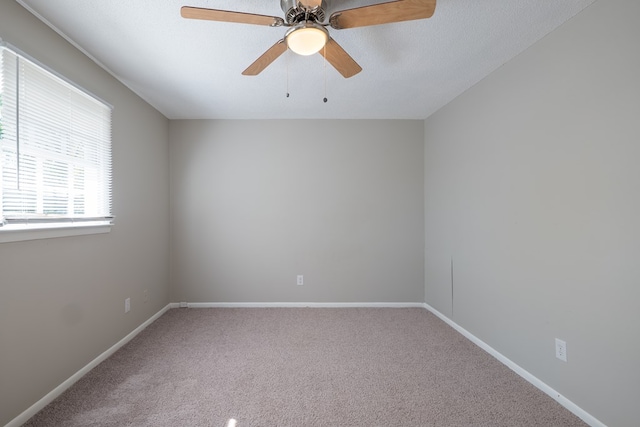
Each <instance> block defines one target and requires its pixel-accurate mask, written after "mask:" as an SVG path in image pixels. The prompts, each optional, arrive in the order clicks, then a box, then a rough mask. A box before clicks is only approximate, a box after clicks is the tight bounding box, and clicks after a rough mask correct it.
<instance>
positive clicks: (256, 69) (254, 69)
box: [242, 39, 287, 76]
mask: <svg viewBox="0 0 640 427" xmlns="http://www.w3.org/2000/svg"><path fill="white" fill-rule="evenodd" d="M286 50H287V44H286V43H285V42H284V39H282V40H278V42H277V43H276V44H274V45H273V46H271V47H270V48H269V49H267V51H266V52H265V53H263V54H262V55H261V56H260V58H258V59H256V60H255V62H254V63H253V64H251V65H249V67H248V68H247V69H246V70H244V71H243V72H242V75H244V76H257V75H258V74H260V73H261V72H262V70H264V69H265V68H267V67H268V66H269V65H270V64H271V63H272V62H273V61H275V60H276V59H278V57H279V56H280V55H282V54H283V53H284V52H285V51H286Z"/></svg>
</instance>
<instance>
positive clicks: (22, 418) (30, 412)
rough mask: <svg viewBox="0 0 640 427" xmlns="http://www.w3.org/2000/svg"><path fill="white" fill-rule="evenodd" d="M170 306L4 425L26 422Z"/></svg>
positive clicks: (170, 305) (164, 311)
mask: <svg viewBox="0 0 640 427" xmlns="http://www.w3.org/2000/svg"><path fill="white" fill-rule="evenodd" d="M170 308H172V304H169V305H167V306H166V307H164V308H163V309H162V310H160V311H159V312H157V313H156V314H154V315H153V316H151V317H150V318H149V319H148V320H147V321H145V322H144V323H143V324H142V325H140V326H138V327H137V328H136V329H134V330H133V331H132V332H131V333H129V334H128V335H127V336H126V337H124V338H122V339H121V340H120V341H118V342H117V343H115V344H114V345H113V346H111V347H110V348H109V349H108V350H106V351H105V352H104V353H102V354H101V355H100V356H98V357H96V358H95V359H93V360H92V361H91V362H89V363H88V364H87V365H86V366H85V367H84V368H82V369H80V370H79V371H78V372H76V373H75V374H73V375H72V376H71V377H69V378H68V379H67V380H66V381H64V382H63V383H62V384H60V385H59V386H58V387H56V388H54V389H53V390H52V391H50V392H49V393H47V395H46V396H44V397H43V398H42V399H40V400H38V401H37V402H36V403H34V404H33V405H31V406H30V407H29V408H27V409H26V410H25V411H24V412H22V413H21V414H20V415H18V416H17V417H15V418H14V419H13V420H11V421H9V423H8V424H6V425H5V426H4V427H19V426H21V425H22V424H24V423H26V422H27V420H29V418H31V417H33V416H34V415H35V414H37V413H38V412H40V411H41V410H42V409H43V408H44V407H45V406H47V405H48V404H49V403H51V402H53V401H54V400H55V398H56V397H58V396H60V395H61V394H62V393H64V392H65V391H66V390H67V389H68V388H69V387H71V386H72V385H73V384H75V383H76V382H77V381H78V380H79V379H80V378H82V377H83V376H85V375H86V374H87V373H88V372H89V371H90V370H92V369H93V368H95V367H96V366H98V365H99V364H100V363H102V362H103V361H105V360H106V359H107V358H108V357H109V356H111V355H112V354H113V353H115V352H116V351H118V350H119V349H120V348H121V347H122V346H124V345H125V344H126V343H128V342H129V341H131V340H132V339H133V338H134V337H135V336H136V335H138V334H139V333H140V332H142V330H143V329H144V328H146V327H147V326H149V325H150V324H151V323H153V322H154V321H155V320H156V319H158V318H159V317H160V316H162V315H163V314H164V313H166V312H167V311H168V310H169V309H170Z"/></svg>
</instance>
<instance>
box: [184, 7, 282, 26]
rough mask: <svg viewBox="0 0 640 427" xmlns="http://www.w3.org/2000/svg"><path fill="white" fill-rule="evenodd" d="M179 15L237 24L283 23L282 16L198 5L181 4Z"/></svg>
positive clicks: (273, 24)
mask: <svg viewBox="0 0 640 427" xmlns="http://www.w3.org/2000/svg"><path fill="white" fill-rule="evenodd" d="M180 15H182V17H183V18H189V19H206V20H209V21H220V22H237V23H239V24H254V25H266V26H269V27H279V26H281V25H282V24H284V21H283V20H282V18H278V17H275V16H266V15H254V14H252V13H244V12H230V11H228V10H215V9H203V8H200V7H191V6H182V8H181V9H180Z"/></svg>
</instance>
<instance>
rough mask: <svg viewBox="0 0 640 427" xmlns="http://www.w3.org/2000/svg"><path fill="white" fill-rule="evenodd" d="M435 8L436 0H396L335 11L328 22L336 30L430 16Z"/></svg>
mask: <svg viewBox="0 0 640 427" xmlns="http://www.w3.org/2000/svg"><path fill="white" fill-rule="evenodd" d="M435 10H436V0H396V1H391V2H388V3H380V4H374V5H371V6H363V7H356V8H355V9H347V10H342V11H339V12H335V13H333V14H332V15H331V17H330V18H329V24H330V25H331V26H332V27H333V28H335V29H336V30H342V29H345V28H355V27H366V26H368V25H380V24H390V23H392V22H402V21H411V20H414V19H425V18H431V16H433V12H434V11H435Z"/></svg>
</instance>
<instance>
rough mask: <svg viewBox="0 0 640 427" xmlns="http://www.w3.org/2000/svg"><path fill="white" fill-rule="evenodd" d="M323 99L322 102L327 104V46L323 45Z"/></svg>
mask: <svg viewBox="0 0 640 427" xmlns="http://www.w3.org/2000/svg"><path fill="white" fill-rule="evenodd" d="M323 49H324V55H322V56H323V58H324V62H323V64H324V99H323V101H324V102H325V103H326V102H327V45H326V44H325V45H324V47H323Z"/></svg>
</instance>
